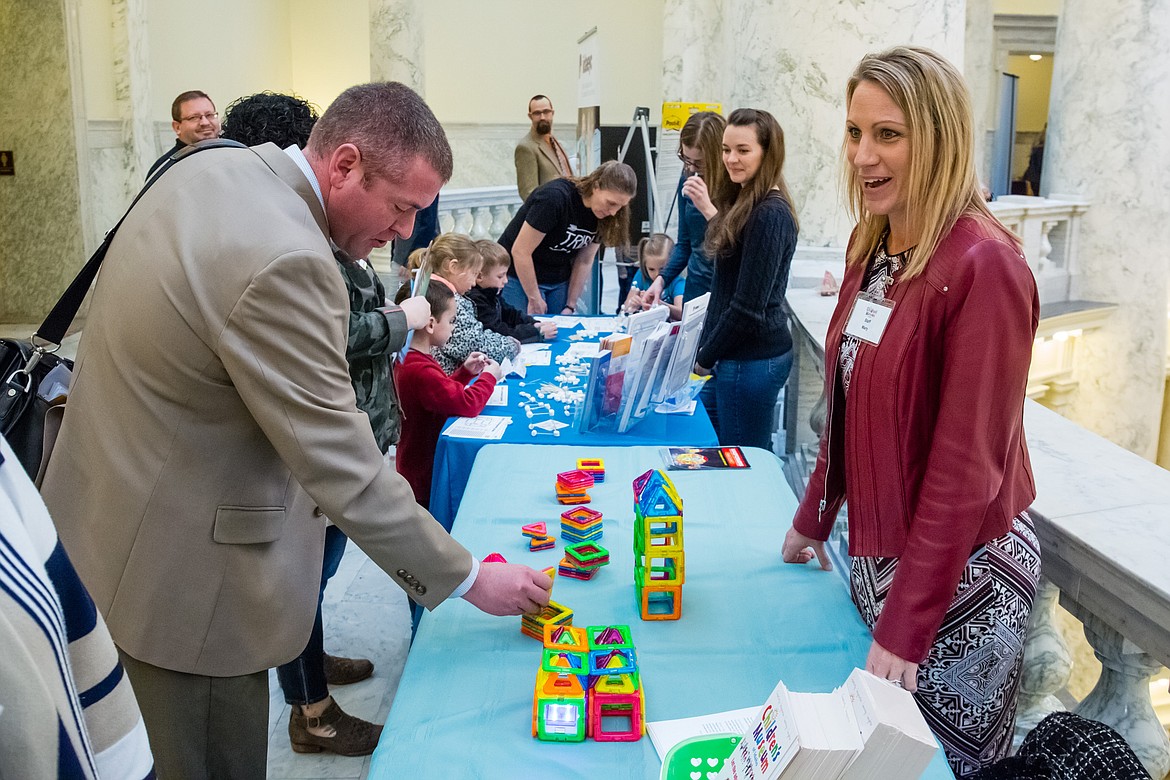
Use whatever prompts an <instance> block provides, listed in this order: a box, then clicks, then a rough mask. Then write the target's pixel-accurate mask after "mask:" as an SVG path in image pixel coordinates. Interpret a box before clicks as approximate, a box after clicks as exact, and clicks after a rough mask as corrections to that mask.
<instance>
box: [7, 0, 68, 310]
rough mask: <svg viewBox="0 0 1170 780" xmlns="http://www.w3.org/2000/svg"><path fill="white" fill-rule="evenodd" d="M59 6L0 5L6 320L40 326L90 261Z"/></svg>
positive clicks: (60, 0) (61, 6)
mask: <svg viewBox="0 0 1170 780" xmlns="http://www.w3.org/2000/svg"><path fill="white" fill-rule="evenodd" d="M66 25H67V20H66V6H65V3H64V2H63V0H56V2H37V3H2V4H0V73H3V74H4V77H3V78H2V79H0V148H2V149H4V150H5V151H11V152H12V153H13V163H14V167H15V175H14V176H0V215H3V218H2V219H0V322H27V323H31V322H35V323H38V324H39V323H40V321H41V319H42V318H43V317H44V315H45V313H46V312H47V311H48V310H49V307H50V306H52V304H53V303H54V302H56V300H57V298H58V296H59V295H60V294H61V292H62V291H63V290H64V289H65V286H66V285H67V284H68V282H69V280H70V279H71V278H72V277H73V275H74V274H75V273H76V272H77V269H78V268H79V267H80V266H81V264H82V262H83V261H84V259H85V257H84V252H85V242H84V238H83V236H84V232H85V231H84V220H83V218H82V211H81V180H80V176H79V166H78V148H77V141H78V138H79V137H80V134H79V132H78V130H77V122H78V121H80V118H79V117H78V116H77V115H76V113H75V111H76V105H75V101H74V94H73V93H74V85H73V83H72V79H71V69H70V56H69V52H70V39H69V35H68V34H67V28H66Z"/></svg>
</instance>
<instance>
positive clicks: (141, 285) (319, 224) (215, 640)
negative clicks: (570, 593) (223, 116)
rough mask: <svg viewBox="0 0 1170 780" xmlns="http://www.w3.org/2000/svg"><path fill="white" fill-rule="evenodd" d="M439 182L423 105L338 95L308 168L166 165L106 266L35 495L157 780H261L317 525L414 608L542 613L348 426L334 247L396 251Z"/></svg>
mask: <svg viewBox="0 0 1170 780" xmlns="http://www.w3.org/2000/svg"><path fill="white" fill-rule="evenodd" d="M450 175H451V149H450V146H449V145H448V144H447V140H446V137H445V135H444V133H443V130H442V127H441V126H440V125H439V123H438V121H437V120H436V119H435V117H434V114H432V113H431V111H430V109H428V108H427V106H426V104H425V103H423V102H422V99H421V98H419V97H418V96H417V95H416V94H414V93H413V92H411V91H410V90H409V89H408V88H406V87H404V86H402V85H401V84H368V85H363V86H359V87H353V88H351V89H349V90H346V91H345V92H344V93H342V94H341V95H340V96H339V97H338V98H337V99H336V100H335V101H334V103H333V104H332V105H331V106H330V107H329V109H328V110H327V111H326V112H325V114H324V115H323V116H322V117H321V119H320V120H319V121H318V123H317V125H316V127H315V128H314V130H313V133H312V136H311V138H310V140H309V145H308V147H307V148H306V149H305V151H304V152H303V153H302V152H301V151H300V150H298V149H296V147H289V149H287V150H283V151H282V150H281V149H279V148H277V147H276V146H274V145H272V144H266V145H264V146H259V147H254V148H252V149H238V148H237V149H211V150H206V151H202V152H198V153H197V154H193V155H191V156H190V158H189V159H184V160H181V161H180V162H178V163H177V164H176V165H175V166H174V167H173V168H172V169H171V170H168V171H167V172H166V173H164V174H163V175H162V177H161V178H160V179H159V180H158V181H157V182H156V183H155V184H154V186H153V187H152V188H151V189H150V190H149V191H148V192H147V193H146V194H145V196H144V197H143V198H142V199H141V200H140V201H139V203H138V204H137V205H136V206H135V207H134V209H133V210H132V211H131V213H130V214H129V216H128V217H127V218H126V220H125V222H124V223H123V224H122V227H121V228H120V229H119V231H118V234H117V237H116V238H115V240H114V242H113V245H112V246H111V247H110V250H109V254H108V255H107V257H106V260H105V263H104V267H103V268H102V273H101V278H100V279H99V280H98V283H97V285H96V287H95V290H94V294H93V302H92V306H91V309H90V314H89V318H88V321H87V323H86V328H85V333H84V336H83V338H82V343H81V347H80V352H79V358H78V361H77V365H76V367H75V373H74V378H73V387H72V392H71V394H70V399H69V405H68V410H67V412H66V414H65V419H64V424H63V426H62V428H61V432H60V437H59V438H58V440H57V446H56V448H55V450H54V453H53V458H52V460H51V463H50V465H49V469H48V473H47V475H46V477H45V482H44V487H43V491H44V495H45V499H46V503H47V504H48V505H49V508H50V511H51V512H52V514H53V516H54V518H56V520H57V523H58V526H59V531H60V536H61V540H62V542H63V544H64V546H65V548H66V550H67V551H68V553H69V555H70V557H71V558H72V560H73V561H74V563H75V565H76V568H77V570H78V572H79V573H80V575H81V577H82V580H83V581H84V582H85V583H86V585H87V586H88V587H89V589H90V591H91V593H92V595H93V599H94V601H95V603H96V604H97V606H98V608H99V609H100V610H101V612H102V613H103V615H104V616H105V618H106V622H107V624H108V626H109V629H110V633H111V635H112V636H113V638H114V641H115V643H116V644H117V645H118V648H119V650H120V653H121V656H122V659H123V661H124V663H125V665H126V668H127V671H128V672H129V674H130V678H131V682H132V683H133V685H134V689H135V692H136V695H137V696H138V698H139V702H140V704H141V706H142V710H143V717H144V720H145V722H146V727H147V732H148V734H149V736H150V741H151V747H152V749H153V750H154V753H155V756H156V760H157V766H158V770H159V775H160V777H166V778H205V777H206V778H212V777H214V778H217V780H218V779H219V778H249V779H250V778H256V777H263V776H264V772H265V759H266V746H267V723H268V692H267V672H266V670H267V669H268V668H269V667H273V666H277V665H279V664H281V663H284V662H285V661H288V660H290V659H291V658H292V657H293V656H294V655H295V654H296V652H297V651H298V650H299V649H300V648H302V647H304V645H305V641H306V639H307V637H308V636H309V631H310V628H311V625H312V622H313V617H314V607H315V605H316V600H317V590H318V586H319V582H320V566H321V558H322V543H323V538H324V531H325V521H324V517H325V516H328V517H329V518H331V519H332V520H333V521H334V522H335V523H336V524H337V525H338V526H339V527H340V528H341V529H342V530H343V531H345V533H346V534H347V535H348V536H349V537H350V538H351V539H353V540H354V541H355V542H357V544H358V545H359V546H360V547H362V548H363V549H364V550H365V551H366V552H367V553H368V554H369V555H370V557H371V558H372V559H373V560H374V561H375V562H376V563H377V564H378V565H379V566H380V567H381V568H382V569H384V570H385V571H386V572H387V573H388V574H389V575H390V576H391V577H392V578H393V579H394V580H395V582H397V583H398V585H399V586H400V587H402V588H403V589H404V590H406V592H407V594H408V595H409V596H410V597H411V598H413V599H415V600H416V601H418V602H420V603H421V604H423V605H424V606H426V607H428V608H430V609H433V608H435V607H437V606H438V605H439V604H440V603H441V602H442V601H444V600H445V599H447V598H450V597H452V596H462V597H463V598H465V599H467V600H468V601H470V602H471V603H473V604H474V605H475V606H477V607H479V608H480V609H482V610H484V611H486V612H489V613H492V614H500V615H504V614H519V613H521V612H532V611H536V610H538V609H539V608H540V607H541V606H542V605H543V604H545V603H547V601H548V589H549V588H550V587H551V582H550V581H549V579H548V578H547V577H546V576H545V575H543V574H541V573H540V572H536V571H534V570H532V569H530V568H528V567H526V566H517V565H512V564H489V563H483V564H481V563H479V562H478V561H477V560H476V559H475V558H474V557H473V556H472V555H471V554H470V553H469V552H468V551H467V550H465V549H464V548H463V547H462V546H461V545H459V544H458V543H457V542H455V541H454V540H453V539H452V538H451V537H450V536H449V535H448V534H447V533H446V532H445V531H444V530H443V528H442V527H441V526H440V525H439V524H438V523H437V522H435V521H434V519H433V518H431V517H430V515H428V514H427V513H426V512H425V511H424V510H422V509H421V508H420V507H418V506H417V505H416V504H415V503H414V500H413V498H412V494H411V490H410V487H409V486H408V485H407V483H406V481H405V480H404V479H402V477H400V476H399V475H398V474H396V473H395V472H394V471H392V470H390V469H387V468H386V467H385V464H384V463H383V460H382V454H381V452H380V451H379V449H378V445H377V443H376V442H375V440H374V437H373V433H372V431H371V428H370V424H369V421H368V419H367V418H366V416H365V414H363V413H362V412H360V411H358V409H357V408H356V406H355V399H354V392H353V388H352V386H351V384H350V378H349V373H348V370H347V366H346V361H345V344H346V329H347V325H348V313H349V301H348V298H347V296H346V291H345V286H344V284H343V283H342V280H341V277H340V275H339V274H338V273H337V268H336V261H335V260H334V258H333V253H332V251H331V246H330V244H331V242H332V243H333V244H334V245H336V246H337V247H339V248H340V249H341V250H342V251H344V252H346V253H348V254H349V255H350V256H352V257H366V256H368V254H369V251H370V250H371V249H372V248H374V247H376V246H383V245H385V243H386V242H388V241H390V240H392V239H394V238H397V237H400V236H408V235H410V232H411V229H412V226H413V221H414V214H415V212H416V211H418V210H419V209H420V208H423V207H424V206H426V205H427V204H429V203H430V202H431V201H432V200H433V199H434V198H435V196H436V194H437V193H438V191H439V188H440V187H441V186H442V184H443V182H445V181H447V180H448V179H449V178H450Z"/></svg>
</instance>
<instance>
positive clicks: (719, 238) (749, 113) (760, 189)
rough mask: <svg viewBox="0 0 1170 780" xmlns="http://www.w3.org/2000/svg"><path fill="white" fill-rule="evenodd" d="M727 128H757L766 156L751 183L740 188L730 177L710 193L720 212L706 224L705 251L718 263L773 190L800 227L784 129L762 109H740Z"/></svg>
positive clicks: (733, 247)
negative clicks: (788, 175)
mask: <svg viewBox="0 0 1170 780" xmlns="http://www.w3.org/2000/svg"><path fill="white" fill-rule="evenodd" d="M727 126H728V127H752V128H755V131H756V141H757V142H758V143H759V144H760V147H761V148H762V149H763V157H762V158H761V160H760V169H759V170H758V171H756V175H755V176H753V177H752V180H751V181H749V182H747V183H746V184H742V185H740V184H736V183H735V182H733V181H731V179H730V178H728V179H727V180H726V185H725V186H722V187H719V188H718V189H717V190H716V191H714V192H712V193H711V194H712V196H713V197H712V203H714V204H715V208H717V209H718V210H719V213H718V214H716V215H715V216H714V217H712V218H711V221H710V222H708V223H707V238H706V241H704V244H703V249H704V251H705V252H706V253H707V256H708V257H710V258H711V259H712V260H715V261H716V262H718V257H719V255H722V254H728V253H730V252H732V251H733V250H734V249H735V247H736V246H737V245H738V244H739V239H740V234H741V233H743V229H744V226H745V225H747V221H748V217H749V216H751V213H752V210H753V209H755V207H756V206H757V205H759V204H760V203H761V202H762V201H763V200H764V198H766V197H768V193H769V192H771V191H772V190H774V189H775V190H779V191H780V197H781V198H782V199H783V200H784V205H785V206H787V207H788V213H789V214H790V215H791V216H792V222H793V224H795V225H797V228H799V223H798V222H797V219H796V209H794V208H793V207H792V196H791V195H789V194H788V184H787V183H786V182H785V181H784V172H783V171H784V130H783V128H781V127H780V123H779V122H777V121H776V117H774V116H772V115H771V114H770V113H768V112H767V111H762V110H760V109H755V108H737V109H735V110H734V111H732V112H731V116H729V117H727ZM720 149H722V141H721V142H720ZM720 165H722V162H720Z"/></svg>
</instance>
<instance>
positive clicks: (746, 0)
mask: <svg viewBox="0 0 1170 780" xmlns="http://www.w3.org/2000/svg"><path fill="white" fill-rule="evenodd" d="M966 23H967V20H966V14H965V4H964V3H955V2H949V1H948V0H917V1H916V2H906V3H857V2H853V1H852V0H833V1H832V2H823V3H799V2H790V1H789V0H724V2H722V3H720V2H715V1H714V0H668V2H667V4H666V16H665V18H664V45H663V49H664V64H663V83H664V86H665V87H666V94H667V95H668V96H669V95H671V94H672V90H673V91H674V92H677V93H678V94H682V95H686V96H687V97H688V98H691V99H703V100H718V101H719V102H721V103H723V106H724V110H725V112H729V111H730V110H732V109H734V108H737V107H740V106H750V107H753V108H762V109H766V110H768V111H770V112H772V114H774V115H775V116H776V118H777V119H778V120H779V122H780V124H781V125H782V126H783V128H784V134H785V146H786V151H787V162H786V164H785V171H786V176H787V178H788V184H789V187H790V189H791V191H792V196H793V199H794V200H795V201H796V207H797V211H798V214H799V216H800V221H801V229H800V242H801V243H802V244H808V245H812V246H839V245H842V244H844V242H845V241H846V239H847V238H848V234H849V230H850V228H851V220H849V218H848V216H847V214H846V213H845V210H844V208H843V206H842V202H841V197H840V187H839V185H838V175H839V174H838V171H839V163H838V154H839V148H840V139H841V134H842V132H843V131H842V127H843V125H844V118H845V106H844V94H845V82H846V81H847V79H848V77H849V74H850V72H852V70H853V67H854V66H855V65H856V63H857V61H858V60H859V59H860V58H861V57H862V55H864V54H865V53H867V52H870V51H875V50H878V49H882V48H885V47H887V46H891V45H894V44H899V43H917V44H922V45H926V46H930V47H932V48H934V49H937V50H938V51H940V52H942V53H943V54H944V55H945V56H947V57H949V58H950V59H951V60H952V61H953V62H955V63H957V64H958V65H959V67H960V68H961V67H962V66H963V62H964V59H963V53H964V45H965V37H966ZM703 47H709V50H705V51H703V50H702V49H703ZM700 51H701V53H699V52H700ZM692 56H694V57H696V58H697V59H695V60H694V61H692V60H690V59H689V58H690V57H692ZM716 90H717V94H708V93H709V92H712V91H716ZM692 96H693V97H692Z"/></svg>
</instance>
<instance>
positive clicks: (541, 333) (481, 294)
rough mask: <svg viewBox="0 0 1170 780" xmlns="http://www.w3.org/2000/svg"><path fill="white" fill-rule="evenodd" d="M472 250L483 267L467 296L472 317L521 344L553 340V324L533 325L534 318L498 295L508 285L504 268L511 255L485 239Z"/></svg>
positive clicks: (510, 259)
mask: <svg viewBox="0 0 1170 780" xmlns="http://www.w3.org/2000/svg"><path fill="white" fill-rule="evenodd" d="M475 248H476V249H478V250H479V253H480V255H482V256H483V268H481V269H480V271H479V279H477V280H476V282H475V287H472V288H471V290H470V291H469V292H468V293H467V297H468V298H470V299H471V302H472V303H474V304H475V316H476V317H477V318H479V321H480V322H481V323H482V324H483V326H484V327H485V328H487V329H488V330H493V331H495V332H496V333H502V334H504V335H505V336H511V337H512V338H514V339H516V340H517V341H519V342H520V343H521V344H530V343H532V342H534V341H551V340H553V339H555V338H556V337H557V324H556V323H555V322H553V321H552V320H545V321H543V322H537V321H536V319H535V318H534V317H532V316H530V315H528V314H525V313H524V312H522V311H520V310H519V309H517V308H516V307H515V306H512V305H511V304H509V303H508V302H507V301H505V300H504V298H503V296H501V295H500V291H501V290H503V289H504V285H505V284H507V283H508V267H509V266H510V265H512V256H511V255H509V254H508V250H507V249H504V248H503V247H502V246H500V245H499V244H497V243H496V242H495V241H492V240H490V239H487V238H483V239H480V240H479V241H476V242H475Z"/></svg>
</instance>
